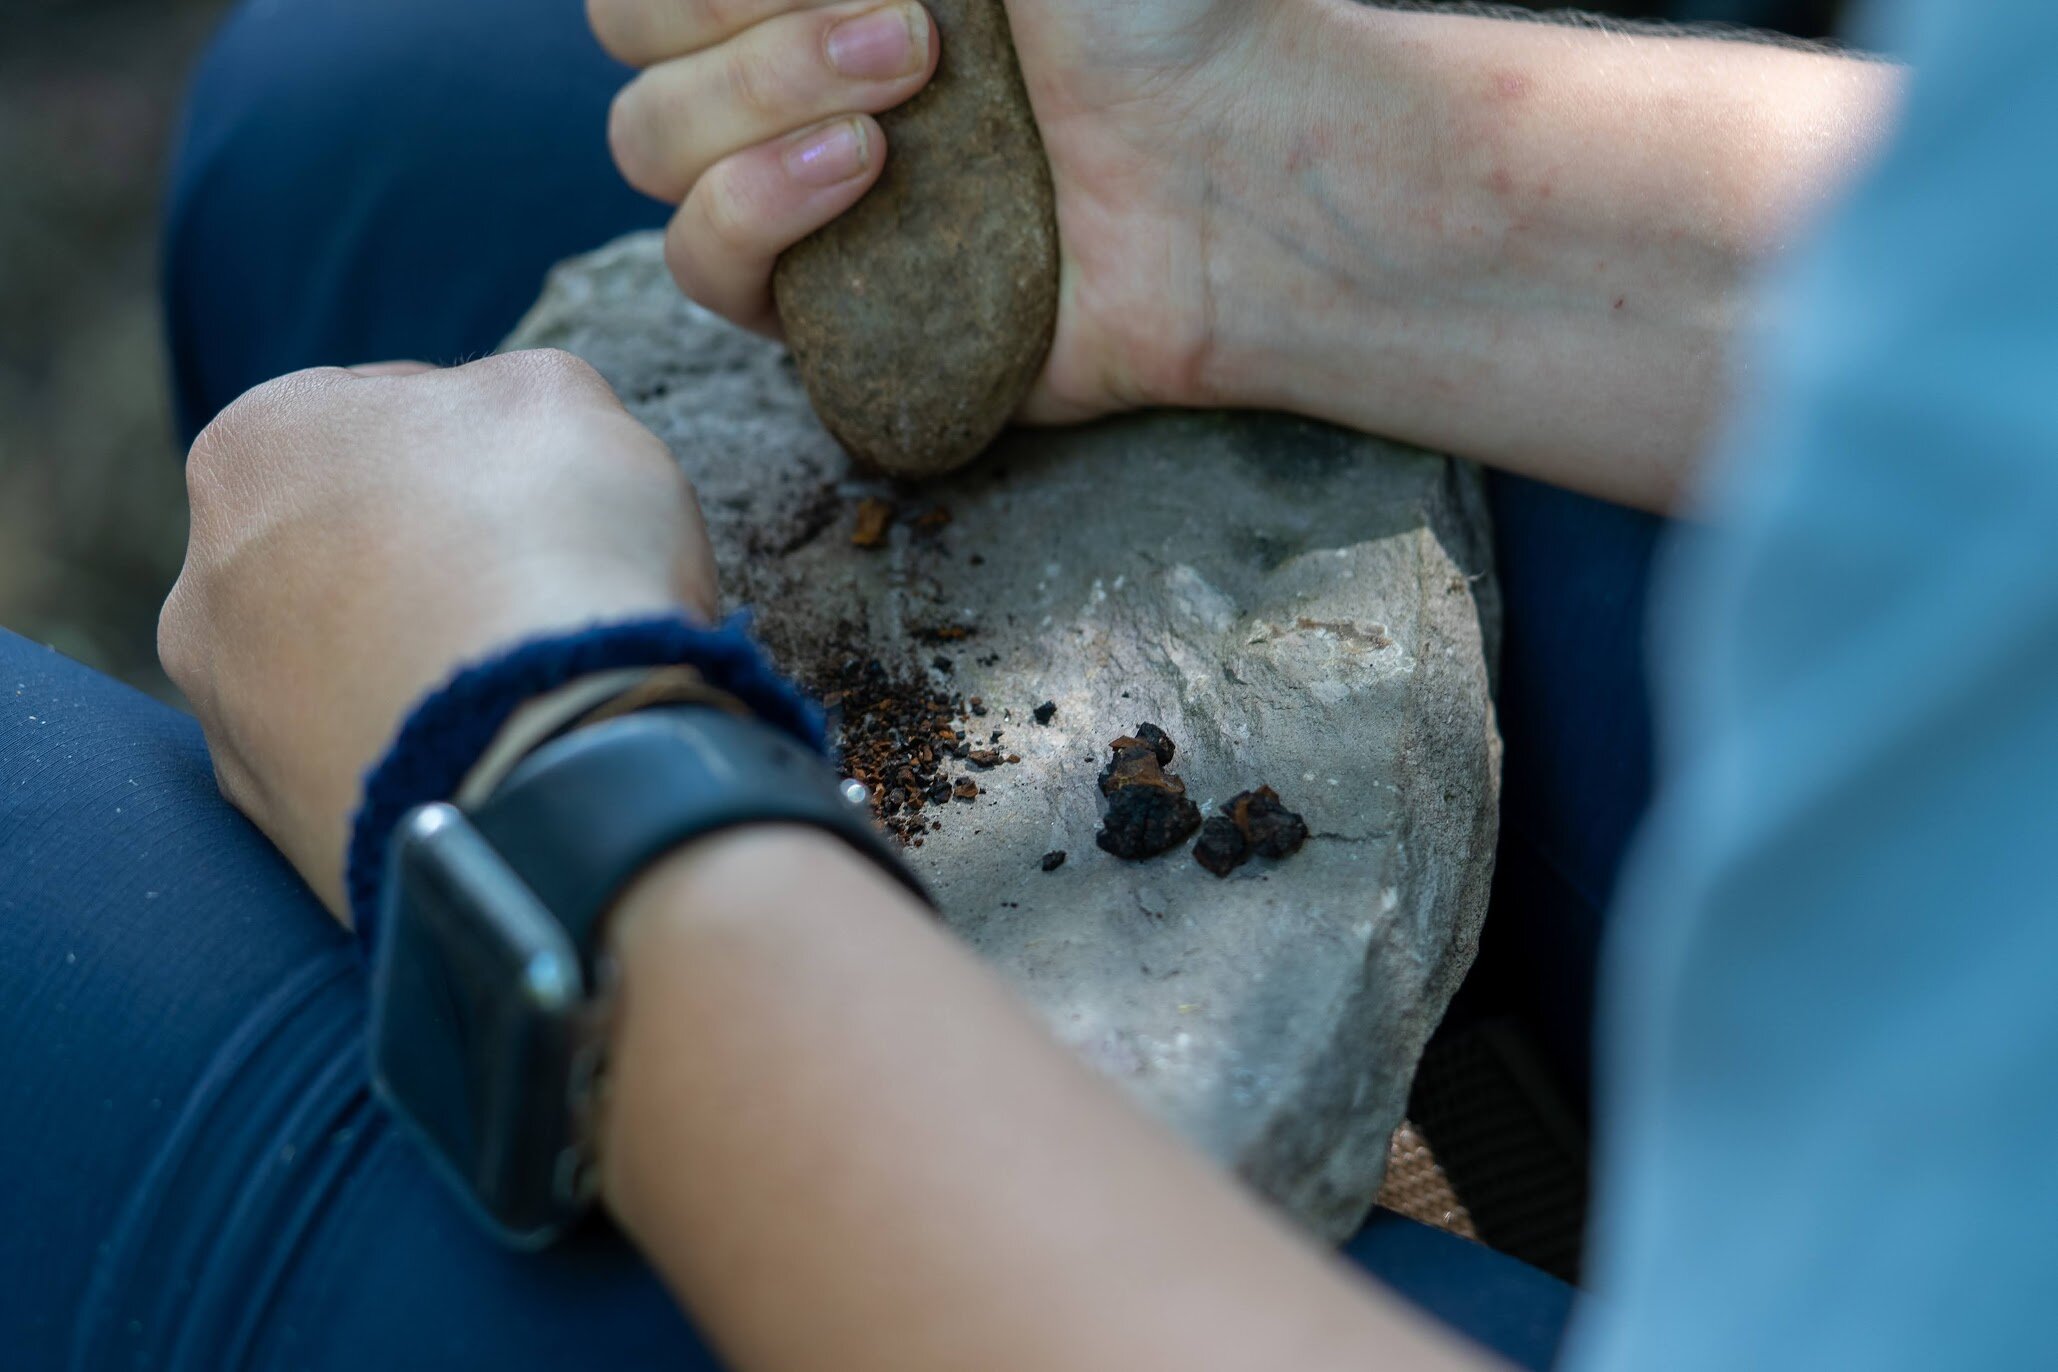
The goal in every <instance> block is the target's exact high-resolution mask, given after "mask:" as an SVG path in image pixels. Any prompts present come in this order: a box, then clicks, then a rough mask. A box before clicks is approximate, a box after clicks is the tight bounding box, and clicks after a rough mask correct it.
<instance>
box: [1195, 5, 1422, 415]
mask: <svg viewBox="0 0 2058 1372" xmlns="http://www.w3.org/2000/svg"><path fill="white" fill-rule="evenodd" d="M1437 17H1438V16H1433V15H1422V14H1411V13H1403V12H1395V11H1387V10H1380V9H1374V8H1369V7H1367V6H1365V5H1363V4H1360V3H1357V0H1310V3H1303V4H1294V5H1282V6H1277V7H1275V8H1274V9H1273V11H1272V13H1271V14H1270V15H1269V16H1268V18H1267V19H1266V20H1265V21H1264V22H1263V23H1261V24H1259V25H1256V26H1255V28H1254V31H1253V34H1252V36H1251V39H1250V44H1249V47H1248V49H1247V50H1246V51H1245V52H1243V53H1242V54H1240V55H1239V58H1238V68H1237V70H1236V71H1235V73H1234V76H1233V78H1229V80H1233V83H1234V84H1233V86H1231V85H1230V84H1229V80H1225V82H1224V85H1223V92H1224V98H1223V99H1222V101H1221V105H1222V108H1223V110H1224V111H1225V113H1224V115H1223V118H1222V122H1221V124H1220V126H1219V127H1218V129H1217V130H1216V131H1215V132H1216V136H1215V137H1213V138H1212V139H1210V140H1209V144H1208V149H1207V152H1206V154H1205V156H1206V157H1207V159H1208V161H1207V173H1206V178H1205V179H1206V182H1207V186H1208V190H1209V193H1208V195H1207V197H1206V200H1205V203H1204V205H1203V207H1202V210H1201V213H1202V214H1203V215H1204V216H1205V217H1206V218H1205V223H1204V225H1203V229H1202V233H1201V238H1202V241H1203V242H1204V243H1205V244H1206V245H1207V251H1206V254H1205V259H1204V263H1203V269H1204V270H1203V275H1202V281H1201V289H1202V291H1203V293H1204V295H1205V297H1206V306H1205V309H1204V310H1203V311H1202V314H1203V317H1204V319H1205V321H1206V327H1205V335H1204V338H1203V341H1202V344H1201V346H1200V347H1198V348H1197V349H1196V350H1195V353H1194V356H1195V365H1194V367H1193V373H1192V383H1191V387H1190V390H1191V398H1190V401H1189V402H1188V403H1192V404H1196V405H1204V406H1209V407H1216V408H1229V409H1279V410H1290V411H1294V412H1299V413H1310V414H1317V415H1322V416H1324V417H1329V418H1340V417H1344V416H1339V415H1337V414H1336V413H1335V412H1334V411H1335V408H1336V399H1337V396H1338V394H1339V392H1340V391H1352V392H1355V391H1357V390H1358V389H1359V388H1360V387H1362V385H1363V384H1364V383H1365V382H1366V381H1367V380H1368V378H1366V377H1365V376H1364V375H1363V374H1362V372H1361V371H1354V372H1353V373H1352V374H1351V375H1349V376H1348V377H1346V376H1345V375H1342V374H1340V372H1339V366H1340V365H1349V364H1346V363H1345V362H1344V359H1346V358H1353V357H1355V358H1362V357H1363V355H1364V353H1365V350H1366V347H1367V343H1368V340H1373V339H1383V338H1394V337H1398V336H1400V331H1399V330H1398V329H1397V328H1396V325H1398V324H1401V323H1402V322H1404V321H1407V320H1409V319H1411V318H1413V319H1416V320H1419V319H1420V318H1421V315H1422V313H1423V307H1424V305H1425V304H1426V303H1427V292H1428V289H1429V284H1430V282H1431V281H1432V279H1433V277H1434V276H1435V275H1436V274H1437V273H1438V272H1440V271H1441V272H1444V273H1446V274H1447V273H1448V271H1449V266H1448V262H1449V252H1450V246H1451V240H1450V239H1449V237H1448V234H1447V222H1448V221H1449V220H1451V219H1452V218H1453V217H1454V213H1455V210H1456V207H1457V203H1458V194H1457V186H1456V181H1455V178H1454V176H1453V174H1452V170H1453V169H1452V168H1451V167H1450V166H1449V165H1448V163H1447V161H1446V160H1445V159H1446V158H1447V156H1448V152H1449V148H1448V143H1449V139H1450V136H1451V132H1452V113H1453V105H1452V102H1451V101H1450V99H1449V98H1448V95H1447V93H1446V91H1445V89H1444V81H1445V79H1446V73H1444V72H1442V71H1440V70H1439V61H1438V60H1433V54H1434V52H1435V49H1434V46H1433V37H1432V35H1430V34H1425V33H1424V32H1423V30H1422V26H1421V21H1423V20H1434V19H1436V18H1437ZM1361 417H1362V416H1358V415H1352V416H1349V418H1352V419H1357V418H1361Z"/></svg>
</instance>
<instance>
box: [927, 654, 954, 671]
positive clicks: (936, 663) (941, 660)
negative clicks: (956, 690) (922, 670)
mask: <svg viewBox="0 0 2058 1372" xmlns="http://www.w3.org/2000/svg"><path fill="white" fill-rule="evenodd" d="M929 665H930V666H931V667H934V668H935V669H936V670H937V671H939V672H942V673H943V674H944V675H945V676H948V675H950V674H951V673H952V672H955V671H956V670H957V669H958V665H957V663H955V662H952V661H951V660H950V659H949V658H947V657H945V656H944V655H943V654H941V653H938V654H937V655H936V656H935V657H932V658H930V659H929Z"/></svg>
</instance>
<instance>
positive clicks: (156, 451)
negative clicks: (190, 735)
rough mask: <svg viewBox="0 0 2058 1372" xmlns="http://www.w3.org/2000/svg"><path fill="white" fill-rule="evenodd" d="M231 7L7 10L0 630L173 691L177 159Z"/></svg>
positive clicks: (114, 3)
mask: <svg viewBox="0 0 2058 1372" xmlns="http://www.w3.org/2000/svg"><path fill="white" fill-rule="evenodd" d="M227 8H228V0H0V625H5V626H6V627H7V628H10V629H13V630H14V631H16V632H17V633H20V634H23V635H26V636H28V637H30V638H35V639H40V640H42V641H44V642H46V643H50V644H52V645H53V646H55V647H57V648H59V649H60V650H62V651H64V652H66V653H68V654H70V655H72V656H73V657H77V658H80V659H82V660H84V661H86V662H88V663H91V664H92V665H94V666H96V667H101V668H103V669H105V670H107V671H110V672H112V673H114V674H115V675H117V676H120V677H122V678H124V679H125V680H128V681H132V682H135V683H137V684H139V685H141V686H143V687H144V688H145V689H147V690H151V691H153V692H156V693H159V694H169V691H170V688H169V687H168V686H167V685H166V684H165V683H164V680H163V677H162V675H161V674H160V673H159V672H158V669H157V659H156V653H155V650H154V648H153V636H154V633H155V622H156V614H157V605H158V602H159V601H161V600H162V599H163V596H164V592H165V589H166V588H167V587H169V585H170V584H171V579H172V577H173V576H175V575H176V574H177V571H178V565H179V557H180V552H181V549H182V548H183V546H184V540H185V532H186V516H185V492H184V486H183V482H182V479H181V477H180V474H179V464H178V461H177V459H176V457H175V455H174V453H173V440H172V431H171V418H170V409H169V402H168V399H167V389H166V382H165V372H164V362H163V357H162V347H163V345H162V342H161V339H160V336H159V329H158V318H157V302H156V292H155V273H156V243H155V232H156V217H157V203H158V195H159V188H160V184H161V182H162V180H163V169H164V160H165V152H166V149H167V147H168V146H169V144H170V142H171V139H172V136H173V132H174V130H175V128H176V125H177V120H178V109H179V101H180V96H181V93H182V89H183V86H184V83H185V77H186V73H187V69H188V67H189V66H190V64H191V62H192V60H193V58H194V57H195V56H197V54H198V52H199V50H200V47H201V45H202V44H203V43H204V42H205V40H206V37H207V35H208V33H209V32H210V31H211V30H212V28H213V26H214V24H215V22H216V20H217V19H218V18H219V17H220V15H221V14H222V12H223V11H224V10H226V9H227Z"/></svg>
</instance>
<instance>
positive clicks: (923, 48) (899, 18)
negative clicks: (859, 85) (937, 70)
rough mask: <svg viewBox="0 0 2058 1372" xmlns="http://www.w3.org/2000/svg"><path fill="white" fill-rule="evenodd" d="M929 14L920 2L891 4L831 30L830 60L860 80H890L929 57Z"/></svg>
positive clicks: (850, 75)
mask: <svg viewBox="0 0 2058 1372" xmlns="http://www.w3.org/2000/svg"><path fill="white" fill-rule="evenodd" d="M928 47H929V16H928V14H927V13H926V12H924V10H923V9H922V7H921V6H920V5H888V6H887V7H886V8H884V9H877V10H873V11H872V12H871V13H869V14H861V15H859V16H857V17H856V18H855V19H846V20H844V21H843V22H842V23H840V24H838V25H837V26H836V27H835V28H832V29H830V30H829V64H830V65H831V66H833V67H835V68H836V70H837V71H838V72H839V73H841V74H842V75H844V76H847V77H850V78H851V79H852V80H856V81H886V80H890V79H892V78H893V77H896V76H907V75H909V74H911V73H913V72H916V71H919V70H920V69H921V67H922V64H923V63H924V62H925V61H927V60H928Z"/></svg>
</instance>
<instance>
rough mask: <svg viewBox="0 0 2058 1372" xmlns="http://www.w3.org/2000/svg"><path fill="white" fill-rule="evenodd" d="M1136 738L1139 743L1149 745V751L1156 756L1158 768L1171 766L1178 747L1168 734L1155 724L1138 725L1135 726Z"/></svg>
mask: <svg viewBox="0 0 2058 1372" xmlns="http://www.w3.org/2000/svg"><path fill="white" fill-rule="evenodd" d="M1136 737H1137V739H1138V740H1139V741H1140V742H1143V743H1147V744H1149V745H1150V750H1151V751H1152V752H1154V753H1156V754H1157V755H1158V765H1159V766H1161V767H1170V766H1171V765H1172V758H1173V755H1174V754H1176V753H1177V752H1178V751H1179V745H1177V744H1176V743H1174V742H1172V736H1171V735H1170V734H1168V733H1166V732H1165V731H1164V730H1163V729H1160V728H1159V727H1158V726H1157V725H1155V724H1139V725H1137V726H1136Z"/></svg>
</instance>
